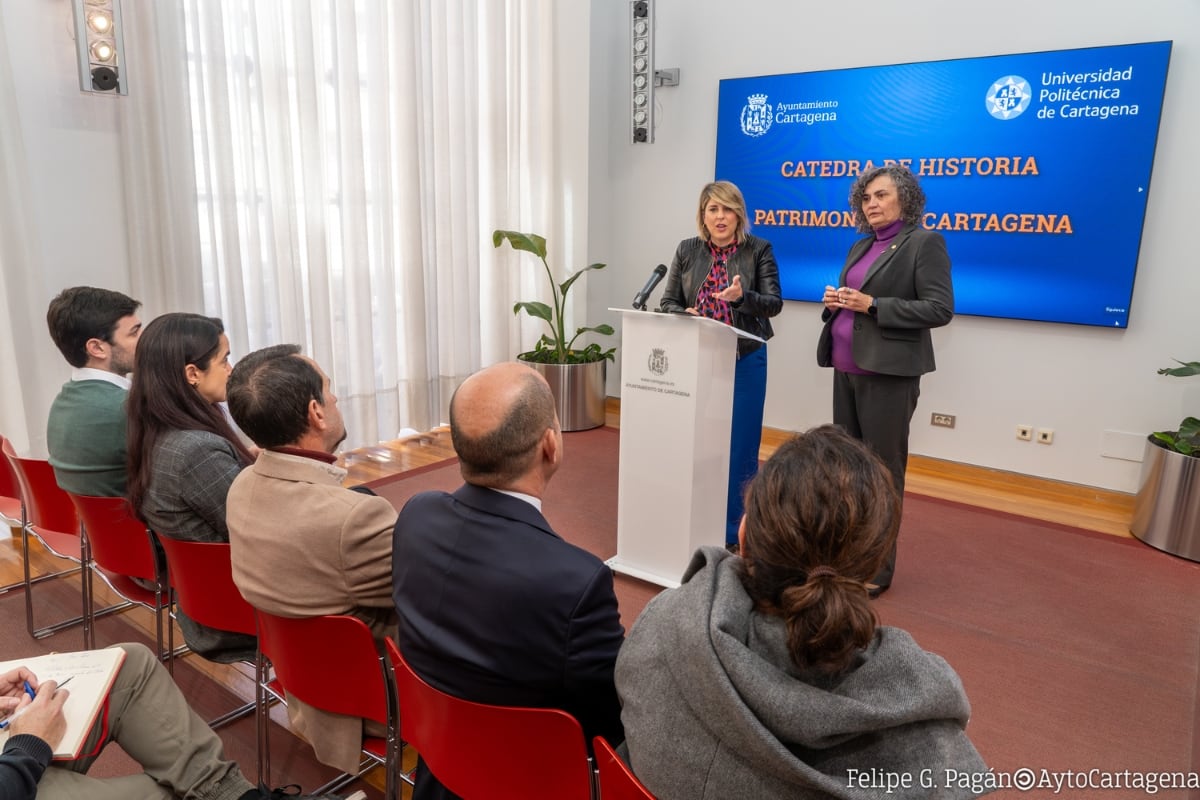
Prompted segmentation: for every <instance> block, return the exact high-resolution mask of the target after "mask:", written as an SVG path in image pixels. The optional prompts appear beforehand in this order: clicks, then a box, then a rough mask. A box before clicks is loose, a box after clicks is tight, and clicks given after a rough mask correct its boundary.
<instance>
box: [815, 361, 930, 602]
mask: <svg viewBox="0 0 1200 800" xmlns="http://www.w3.org/2000/svg"><path fill="white" fill-rule="evenodd" d="M920 396H921V377H920V376H919V375H915V376H898V375H854V374H852V373H849V372H842V371H841V370H835V371H834V373H833V421H834V423H836V424H838V425H841V426H842V427H843V428H845V429H846V432H847V433H849V434H850V435H851V436H853V437H855V438H856V439H861V440H862V441H864V442H866V443H867V444H868V445H870V446H871V449H873V450H874V451H875V452H876V453H878V454H879V457H880V458H881V459H882V460H883V463H884V465H885V466H886V467H887V468H888V470H889V471H890V472H891V473H892V480H893V481H894V482H895V484H896V491H897V492H899V493H900V501H901V504H903V502H904V471H905V469H906V468H907V467H908V427H909V423H911V422H912V416H913V412H914V411H916V410H917V398H918V397H920ZM895 571H896V547H895V545H893V546H892V550H891V552H890V553H889V554H888V557H887V559H886V560H885V561H884V562H883V567H882V568H881V569H880V571H879V574H878V575H876V576H875V580H873V581H872V583H876V584H878V585H880V586H890V585H891V583H892V575H893V574H894V573H895Z"/></svg>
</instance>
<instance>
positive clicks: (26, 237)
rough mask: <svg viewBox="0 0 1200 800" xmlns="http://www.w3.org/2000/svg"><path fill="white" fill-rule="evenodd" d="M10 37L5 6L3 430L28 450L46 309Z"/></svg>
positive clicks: (0, 219) (0, 268)
mask: <svg viewBox="0 0 1200 800" xmlns="http://www.w3.org/2000/svg"><path fill="white" fill-rule="evenodd" d="M7 42H8V38H7V36H6V32H5V29H4V12H3V9H2V8H0V120H6V122H5V124H4V131H3V133H2V134H0V298H2V299H3V302H2V303H0V313H2V314H3V315H4V324H3V325H2V326H0V331H2V332H3V333H2V334H0V375H3V376H4V379H3V386H2V387H0V395H2V396H0V434H3V435H4V436H6V437H7V438H9V439H11V440H12V443H13V447H15V448H16V450H17V452H18V453H26V452H28V449H29V441H30V437H29V435H28V430H29V419H30V417H31V416H33V414H31V413H27V411H26V408H25V404H26V402H27V394H26V393H25V392H23V391H22V389H21V376H22V375H34V374H36V369H35V367H34V365H33V364H32V363H31V362H30V357H31V354H32V348H29V347H20V343H21V342H22V341H26V340H27V338H28V337H29V336H30V335H42V334H43V331H45V325H46V322H45V317H44V316H42V313H44V312H42V313H39V312H38V311H36V310H33V304H32V303H30V302H29V291H28V287H27V286H26V281H25V277H26V276H27V275H28V274H29V269H30V265H31V264H32V263H34V260H33V258H32V257H31V255H30V253H31V252H32V248H33V245H32V241H31V237H32V236H34V235H35V234H34V232H33V229H32V227H31V221H30V219H29V217H28V216H27V214H26V211H25V209H26V206H27V203H28V198H29V186H30V184H29V175H28V174H27V171H26V168H25V145H24V140H23V138H22V134H21V125H20V124H19V117H18V111H17V102H16V92H15V91H14V89H13V84H12V74H13V73H12V64H10V63H9V58H8V52H7V50H8V48H7ZM31 332H32V333H31ZM5 538H7V537H5Z"/></svg>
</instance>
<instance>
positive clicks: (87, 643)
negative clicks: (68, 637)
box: [79, 532, 96, 650]
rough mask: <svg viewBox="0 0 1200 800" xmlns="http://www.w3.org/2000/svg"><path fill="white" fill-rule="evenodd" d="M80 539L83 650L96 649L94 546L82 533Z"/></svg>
mask: <svg viewBox="0 0 1200 800" xmlns="http://www.w3.org/2000/svg"><path fill="white" fill-rule="evenodd" d="M79 539H80V545H79V546H80V554H81V555H82V556H83V649H84V650H95V649H96V628H95V626H94V625H93V624H92V622H93V620H94V619H95V614H96V609H94V608H93V607H92V597H93V595H92V592H93V591H94V589H95V585H94V584H93V583H92V579H93V578H94V573H93V572H92V566H93V565H92V546H91V544H89V543H88V538H87V534H86V533H84V532H81V533H80V534H79Z"/></svg>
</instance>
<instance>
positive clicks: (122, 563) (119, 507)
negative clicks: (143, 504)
mask: <svg viewBox="0 0 1200 800" xmlns="http://www.w3.org/2000/svg"><path fill="white" fill-rule="evenodd" d="M67 496H68V497H70V498H71V502H72V503H73V504H74V506H75V511H76V513H77V514H78V515H79V519H80V521H81V522H82V523H83V535H84V538H85V539H86V541H87V548H88V552H89V553H91V556H92V558H91V562H90V563H89V564H88V566H90V567H91V569H90V570H89V571H88V572H87V573H86V574H85V576H84V579H85V580H86V581H87V582H88V590H87V594H88V596H89V597H90V598H91V599H92V602H93V603H95V600H96V594H95V591H94V588H93V584H92V575H93V574H97V575H99V576H100V578H101V580H103V581H104V582H105V583H106V584H108V586H109V588H110V589H112V590H113V591H114V592H116V593H117V594H118V595H120V596H121V597H122V598H123V599H124V600H126V601H128V602H130V603H134V604H136V605H140V606H142V607H143V608H146V609H149V610H150V611H153V612H154V623H155V639H154V641H155V644H156V645H157V647H158V651H157V652H158V658H159V660H160V661H166V662H167V663H168V666H170V661H171V658H172V656H173V654H174V650H175V634H174V630H175V629H174V627H173V626H167V627H168V631H167V638H168V639H169V642H168V645H167V647H166V648H164V647H163V612H164V611H165V610H166V609H167V608H168V606H169V605H170V603H169V594H168V593H169V589H168V588H167V584H166V581H167V577H166V574H165V573H166V570H165V569H163V568H162V567H160V565H159V563H158V556H157V554H156V553H155V551H154V539H153V535H152V534H151V533H150V529H149V528H147V527H146V525H145V523H143V522H142V521H141V520H139V519H137V518H136V517H134V516H133V514H132V512H131V509H130V508H129V502H128V501H127V500H126V499H125V498H124V497H89V496H86V495H79V494H74V493H72V492H67ZM134 578H139V579H141V580H142V581H145V582H148V583H152V584H154V587H155V588H154V589H147V588H145V587H144V586H143V585H141V584H139V583H137V582H136V581H134V580H133V579H134ZM88 610H89V612H93V611H94V609H92V608H89V609H88ZM91 627H92V635H93V636H95V626H91ZM93 646H95V643H94V642H93Z"/></svg>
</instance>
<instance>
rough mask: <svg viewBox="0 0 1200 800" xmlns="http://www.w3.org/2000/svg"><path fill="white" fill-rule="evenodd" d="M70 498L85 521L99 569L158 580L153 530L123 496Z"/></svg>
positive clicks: (85, 528) (81, 518) (69, 494)
mask: <svg viewBox="0 0 1200 800" xmlns="http://www.w3.org/2000/svg"><path fill="white" fill-rule="evenodd" d="M67 496H68V497H70V498H71V502H72V503H74V505H75V511H76V512H77V513H78V514H79V519H80V520H81V521H82V522H83V529H84V531H85V532H86V533H87V537H88V544H90V545H91V548H92V560H93V561H95V562H96V565H97V566H99V567H100V568H101V569H103V570H107V571H108V572H112V573H115V574H117V575H128V576H130V577H134V578H142V579H144V580H148V581H156V580H158V570H157V569H156V566H155V557H154V546H153V544H151V541H150V531H149V530H147V528H146V524H145V523H144V522H142V521H141V520H139V519H137V518H136V517H134V516H133V514H132V512H131V510H130V508H129V502H128V501H127V500H126V499H125V498H124V497H89V496H86V495H79V494H73V493H71V492H67Z"/></svg>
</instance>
